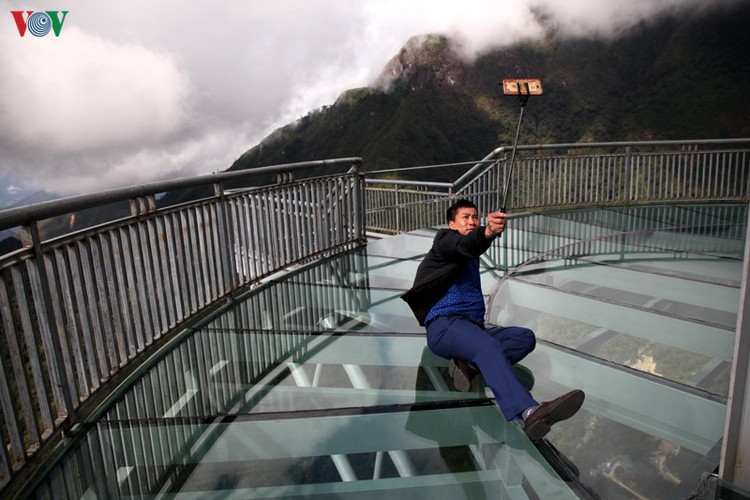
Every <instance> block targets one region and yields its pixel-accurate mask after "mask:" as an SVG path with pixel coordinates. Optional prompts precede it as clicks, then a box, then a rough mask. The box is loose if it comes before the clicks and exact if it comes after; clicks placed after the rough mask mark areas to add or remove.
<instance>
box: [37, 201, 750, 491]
mask: <svg viewBox="0 0 750 500" xmlns="http://www.w3.org/2000/svg"><path fill="white" fill-rule="evenodd" d="M746 219H747V207H746V206H744V205H736V206H734V205H720V206H706V205H698V206H695V205H691V206H670V207H638V208H632V207H629V208H622V209H607V210H598V211H597V210H585V211H579V212H566V213H555V214H548V215H535V214H526V215H520V216H517V217H514V218H512V219H511V221H510V223H509V225H510V227H511V229H509V230H508V232H507V234H506V236H507V238H506V237H504V238H502V239H500V240H498V241H497V243H496V244H495V247H493V248H492V249H491V250H490V251H489V252H488V253H487V254H486V255H485V256H484V257H483V258H482V281H483V286H484V291H485V293H486V298H487V304H488V318H489V320H490V322H492V323H497V324H519V325H524V326H529V327H530V328H532V329H534V330H535V332H536V334H537V337H538V339H539V340H538V345H537V348H536V350H535V351H534V352H532V353H531V354H530V355H529V356H528V357H527V358H526V359H524V360H523V361H522V363H521V365H522V369H520V371H519V376H520V377H521V378H522V380H524V382H525V383H527V384H528V385H529V386H530V387H531V391H532V394H533V395H534V397H535V398H536V399H538V400H547V399H551V398H554V397H556V396H557V395H559V394H561V393H563V392H565V391H567V390H570V389H572V388H581V389H583V390H584V391H585V392H586V395H587V396H586V402H585V404H584V406H583V408H582V410H581V411H580V412H579V413H578V414H576V415H575V416H574V417H573V418H572V419H570V420H568V421H565V422H561V423H559V424H557V425H555V426H554V427H553V429H552V431H551V432H550V434H548V435H547V437H546V439H545V440H544V441H543V442H542V443H538V444H532V443H531V442H529V441H528V439H526V438H525V435H524V434H523V431H522V430H521V429H520V428H519V427H518V426H517V425H516V424H515V423H508V422H506V421H505V419H504V418H503V416H502V415H501V413H500V411H499V410H498V409H497V407H496V406H495V405H494V401H493V399H492V394H491V393H490V392H489V391H488V390H486V389H485V387H484V384H483V381H482V380H481V377H478V378H477V379H476V380H475V382H474V385H473V386H472V389H471V391H469V392H458V391H456V390H454V388H453V387H452V384H451V381H450V377H449V374H448V361H447V360H445V359H442V358H439V357H437V356H435V355H433V354H432V353H431V352H430V351H429V350H428V349H427V348H426V342H425V337H424V330H423V329H422V328H421V327H419V325H418V324H417V323H416V320H415V319H414V318H413V316H412V314H411V312H410V310H409V309H408V307H407V306H406V304H405V303H404V302H403V301H402V300H401V299H400V296H401V294H402V293H403V292H404V291H405V290H406V289H407V288H408V287H409V286H410V285H411V281H412V279H413V275H414V272H415V271H416V267H417V265H418V264H419V261H420V259H421V258H422V256H423V255H424V253H426V252H427V250H428V249H429V247H430V244H431V241H432V237H433V235H434V233H435V229H424V230H420V231H416V232H414V233H409V234H406V235H400V236H396V237H391V238H383V239H379V240H375V241H371V242H370V243H368V245H367V246H366V247H365V248H363V249H361V250H359V251H356V252H352V253H347V254H343V255H339V256H335V257H332V258H329V259H326V260H323V261H320V262H318V263H316V264H314V265H310V266H307V267H305V268H302V269H299V270H296V271H293V272H290V273H289V274H288V275H286V276H284V277H281V278H277V279H275V280H273V281H272V282H269V283H266V284H264V285H262V286H260V287H258V288H257V289H255V290H253V291H252V292H250V293H248V294H247V295H246V296H245V297H242V298H241V299H240V300H238V301H237V302H236V303H234V304H233V305H232V306H227V307H225V308H224V309H222V310H220V311H217V312H216V313H215V314H214V315H213V316H212V317H211V318H209V319H207V320H204V322H203V323H202V324H200V325H196V326H195V327H194V328H193V329H190V330H187V331H184V332H182V333H181V334H179V335H178V336H176V337H175V338H174V339H173V341H172V342H171V343H170V344H169V345H167V346H165V347H164V348H162V350H161V351H160V352H159V353H158V354H157V355H155V356H153V357H152V359H151V362H150V363H149V364H147V366H145V367H144V368H143V369H142V370H141V371H140V372H139V373H138V376H136V377H133V380H132V381H129V382H127V383H124V384H123V385H122V386H121V388H120V389H119V390H118V391H116V392H115V393H114V394H112V396H111V398H110V399H109V401H107V402H106V403H105V404H103V405H102V406H101V407H100V409H99V410H98V411H96V412H95V413H94V414H93V415H92V416H91V417H90V418H89V419H88V420H87V421H86V422H85V423H83V424H81V425H80V426H79V427H78V428H77V429H76V432H75V433H73V434H71V435H70V436H69V437H68V438H67V440H66V446H65V447H63V448H61V449H60V450H58V454H57V456H55V457H53V458H52V459H50V463H49V466H48V467H47V468H46V473H45V474H43V475H39V476H38V477H37V478H36V481H35V482H34V484H33V486H34V490H33V492H30V493H32V494H33V495H34V496H37V497H41V498H63V497H67V498H130V497H134V498H180V499H181V498H310V497H313V498H314V497H320V498H356V499H360V498H382V497H383V496H384V495H391V496H394V495H395V496H394V497H395V498H401V497H405V496H407V495H408V496H409V497H410V498H429V499H431V500H432V499H441V498H446V499H461V498H467V499H483V498H607V499H620V498H622V499H626V498H665V499H666V498H686V497H688V496H690V494H691V493H692V492H693V490H694V489H695V488H696V487H697V486H698V485H699V483H700V481H701V476H702V474H703V473H704V472H711V471H714V469H716V467H717V466H718V461H719V452H720V447H721V440H722V435H723V426H724V414H725V405H726V395H727V388H728V380H729V373H730V369H731V364H730V363H731V362H730V360H731V353H732V348H733V342H734V323H735V322H736V317H737V307H738V302H739V287H740V274H741V270H742V254H743V241H744V240H743V238H744V234H745V224H746ZM540 255H542V257H539V256H540ZM529 373H530V374H531V375H529Z"/></svg>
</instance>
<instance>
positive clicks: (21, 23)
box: [10, 10, 34, 36]
mask: <svg viewBox="0 0 750 500" xmlns="http://www.w3.org/2000/svg"><path fill="white" fill-rule="evenodd" d="M10 13H11V14H13V19H14V20H15V21H16V27H17V28H18V34H19V35H21V36H24V35H25V34H26V23H27V22H28V20H29V16H30V15H31V14H33V13H34V11H33V10H27V11H26V19H24V18H23V13H24V11H22V10H12V11H10Z"/></svg>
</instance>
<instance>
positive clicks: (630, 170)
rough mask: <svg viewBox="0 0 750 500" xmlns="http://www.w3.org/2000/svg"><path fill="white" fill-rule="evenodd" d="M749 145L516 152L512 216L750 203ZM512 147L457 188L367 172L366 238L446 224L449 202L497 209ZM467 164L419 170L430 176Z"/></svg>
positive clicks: (589, 146) (588, 146)
mask: <svg viewBox="0 0 750 500" xmlns="http://www.w3.org/2000/svg"><path fill="white" fill-rule="evenodd" d="M748 152H750V139H717V140H699V141H652V142H615V143H582V144H549V145H530V146H519V147H518V154H517V155H516V158H515V167H514V169H513V174H512V175H513V178H512V179H511V182H510V189H509V192H508V207H509V208H510V209H511V210H514V211H518V210H527V209H548V208H557V207H573V206H575V207H584V206H597V205H622V204H633V203H654V202H665V203H674V202H684V201H709V200H732V201H748V200H749V199H750V193H749V190H750V188H749V180H750V157H748ZM510 153H511V148H506V147H501V148H498V149H496V150H494V151H493V152H492V153H490V154H489V155H488V156H487V157H486V158H484V159H483V160H482V161H480V162H477V163H475V164H472V165H473V167H472V168H471V169H470V170H469V171H468V172H466V173H465V174H464V175H462V176H461V177H460V178H459V179H457V180H456V181H455V182H423V181H409V180H393V179H387V178H385V176H386V175H390V174H393V173H394V172H396V171H394V170H388V171H378V172H371V173H368V178H367V179H366V181H365V182H366V185H367V205H366V210H367V215H366V225H367V230H368V231H373V232H379V233H386V234H397V233H401V232H406V231H412V230H415V229H419V228H424V227H430V226H436V225H441V224H445V220H444V218H445V216H444V210H445V208H447V206H448V204H449V201H450V200H454V199H457V198H468V199H470V200H472V201H474V202H475V203H476V204H477V205H478V206H479V207H480V210H483V211H484V210H487V211H489V210H494V209H496V208H499V207H500V203H501V199H502V192H501V190H502V188H503V186H504V185H505V183H506V180H507V175H508V173H509V165H508V163H509V162H508V160H509V157H510ZM462 165H469V164H459V163H457V164H451V165H431V166H424V167H418V168H420V169H423V170H424V171H425V174H424V177H425V178H428V177H430V176H431V172H434V171H436V170H440V169H445V168H447V167H456V166H462Z"/></svg>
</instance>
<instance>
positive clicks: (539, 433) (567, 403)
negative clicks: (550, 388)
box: [524, 390, 586, 441]
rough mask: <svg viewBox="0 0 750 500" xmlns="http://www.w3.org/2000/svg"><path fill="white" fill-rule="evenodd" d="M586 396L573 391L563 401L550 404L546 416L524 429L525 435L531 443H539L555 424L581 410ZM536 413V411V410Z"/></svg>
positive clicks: (578, 391) (581, 392)
mask: <svg viewBox="0 0 750 500" xmlns="http://www.w3.org/2000/svg"><path fill="white" fill-rule="evenodd" d="M585 398H586V395H585V394H584V393H583V391H580V390H575V391H573V392H571V393H570V395H569V396H568V397H566V398H565V399H563V400H561V401H559V402H555V403H552V406H550V409H549V410H548V412H547V414H546V415H545V416H543V417H542V418H539V419H538V420H534V421H533V422H531V423H530V424H529V425H528V426H526V427H525V428H524V430H525V432H526V435H527V436H528V437H529V439H531V440H532V441H539V440H540V439H542V438H543V437H544V436H546V435H547V433H548V432H549V431H550V429H551V428H552V426H553V425H554V424H556V423H557V422H561V421H563V420H567V419H569V418H570V417H572V416H573V415H575V414H576V412H577V411H578V410H579V409H580V408H581V406H582V405H583V400H584V399H585ZM537 411H538V410H537Z"/></svg>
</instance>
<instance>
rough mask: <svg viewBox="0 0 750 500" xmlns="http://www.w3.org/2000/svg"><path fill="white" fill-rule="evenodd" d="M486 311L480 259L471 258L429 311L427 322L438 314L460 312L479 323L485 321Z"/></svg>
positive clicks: (445, 314)
mask: <svg viewBox="0 0 750 500" xmlns="http://www.w3.org/2000/svg"><path fill="white" fill-rule="evenodd" d="M484 312H485V307H484V297H483V296H482V283H481V281H480V278H479V260H478V259H471V260H469V261H468V262H467V264H466V267H465V268H464V269H463V270H462V271H461V272H460V273H459V274H458V275H457V276H456V279H455V280H454V281H453V284H452V285H451V287H450V288H449V289H448V291H447V292H446V294H445V295H443V297H442V298H441V299H440V300H439V301H438V302H437V303H436V304H435V305H434V306H432V309H430V312H429V313H427V317H426V318H425V324H427V323H429V322H430V321H431V320H433V319H435V318H437V317H438V316H447V315H449V314H460V315H462V316H466V317H467V318H469V319H471V320H473V321H476V322H478V323H484Z"/></svg>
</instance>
